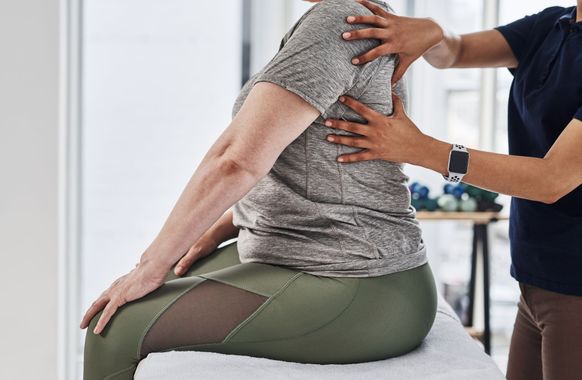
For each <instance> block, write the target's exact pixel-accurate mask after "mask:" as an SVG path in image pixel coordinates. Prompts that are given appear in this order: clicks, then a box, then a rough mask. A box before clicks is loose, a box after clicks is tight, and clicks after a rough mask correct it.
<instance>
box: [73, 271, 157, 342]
mask: <svg viewBox="0 0 582 380" xmlns="http://www.w3.org/2000/svg"><path fill="white" fill-rule="evenodd" d="M166 272H167V271H165V270H164V271H160V270H159V267H157V266H156V265H155V264H153V263H150V262H143V263H140V264H138V265H136V267H135V268H134V269H132V270H131V271H130V272H129V273H127V274H125V275H123V276H121V277H119V278H118V279H117V280H115V281H114V282H113V283H112V284H111V286H109V288H108V289H106V290H105V291H104V292H103V293H102V294H101V296H99V298H97V300H95V301H94V302H93V303H92V304H91V306H90V307H89V309H88V310H87V312H86V313H85V316H84V317H83V319H82V321H81V325H80V327H81V329H84V328H86V327H87V326H89V323H90V322H91V320H92V319H93V317H95V315H97V313H99V312H100V311H101V310H103V313H102V314H101V317H100V318H99V320H98V321H97V325H96V326H95V328H94V329H93V333H95V334H100V333H101V332H102V331H103V329H104V328H105V326H106V325H107V323H108V322H109V320H110V319H111V317H112V316H113V315H114V314H115V312H116V311H117V309H119V308H120V307H121V306H123V305H124V304H126V303H128V302H131V301H133V300H136V299H139V298H141V297H143V296H145V295H147V294H149V293H151V292H153V291H154V290H156V289H157V288H159V287H160V286H162V284H163V283H164V275H165V273H166Z"/></svg>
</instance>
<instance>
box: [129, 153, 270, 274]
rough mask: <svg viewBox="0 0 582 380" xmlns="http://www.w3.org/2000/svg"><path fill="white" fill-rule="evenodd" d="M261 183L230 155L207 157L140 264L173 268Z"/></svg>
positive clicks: (253, 173)
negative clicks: (203, 235) (237, 203)
mask: <svg viewBox="0 0 582 380" xmlns="http://www.w3.org/2000/svg"><path fill="white" fill-rule="evenodd" d="M258 180H259V176H258V175H257V174H256V173H255V172H253V171H249V170H246V169H245V168H242V167H240V166H239V165H238V164H237V163H236V162H235V161H233V160H231V159H229V158H228V157H227V156H218V157H211V158H205V160H204V161H203V162H202V164H200V166H199V167H198V169H197V170H196V172H195V173H194V175H193V176H192V178H191V179H190V181H189V182H188V184H187V185H186V187H185V189H184V191H183V192H182V194H181V195H180V197H179V199H178V201H177V202H176V205H175V206H174V208H173V209H172V211H171V213H170V215H169V216H168V218H167V220H166V222H165V223H164V225H163V227H162V229H161V230H160V232H159V234H158V236H157V237H156V238H155V239H154V241H153V242H152V244H150V246H149V247H148V248H147V249H146V251H145V252H144V254H143V255H142V257H141V260H140V262H141V263H145V262H150V263H155V264H156V265H160V266H161V267H162V268H166V269H169V268H170V267H171V266H172V265H174V264H175V263H176V262H177V261H178V260H179V259H180V258H181V257H182V256H183V255H184V253H186V252H187V251H188V249H189V248H190V247H191V246H192V245H193V244H194V243H195V242H196V241H197V240H198V239H199V238H200V237H201V236H202V234H203V233H205V232H206V231H207V230H208V229H209V228H210V227H211V226H212V225H213V224H214V223H215V222H216V221H217V219H218V218H219V217H221V215H223V214H224V212H225V211H226V210H227V209H228V208H229V207H231V206H232V205H233V204H234V203H236V202H237V201H238V200H239V199H241V198H242V197H243V196H244V195H245V194H246V193H247V192H248V191H249V190H250V189H251V188H252V187H253V186H254V185H255V184H256V183H257V182H258ZM216 232H218V233H219V234H220V233H223V234H226V233H227V232H229V231H226V230H224V229H219V230H218V231H216ZM230 232H234V231H232V230H231V231H230Z"/></svg>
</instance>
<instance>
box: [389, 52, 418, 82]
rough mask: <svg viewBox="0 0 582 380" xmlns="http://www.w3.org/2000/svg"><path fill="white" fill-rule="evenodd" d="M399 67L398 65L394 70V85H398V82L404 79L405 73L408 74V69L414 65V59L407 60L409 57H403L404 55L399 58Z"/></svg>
mask: <svg viewBox="0 0 582 380" xmlns="http://www.w3.org/2000/svg"><path fill="white" fill-rule="evenodd" d="M398 58H399V59H398V65H396V68H395V69H394V73H393V74H392V83H393V84H394V83H396V82H398V81H399V80H400V79H402V77H403V76H404V73H406V70H408V68H409V67H410V65H411V64H412V62H414V60H413V59H410V58H407V57H402V55H399V56H398Z"/></svg>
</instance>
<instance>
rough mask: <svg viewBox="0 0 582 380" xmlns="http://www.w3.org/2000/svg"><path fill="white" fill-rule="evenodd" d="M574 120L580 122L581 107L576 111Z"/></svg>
mask: <svg viewBox="0 0 582 380" xmlns="http://www.w3.org/2000/svg"><path fill="white" fill-rule="evenodd" d="M574 119H578V120H580V121H582V107H580V108H578V111H576V114H575V115H574Z"/></svg>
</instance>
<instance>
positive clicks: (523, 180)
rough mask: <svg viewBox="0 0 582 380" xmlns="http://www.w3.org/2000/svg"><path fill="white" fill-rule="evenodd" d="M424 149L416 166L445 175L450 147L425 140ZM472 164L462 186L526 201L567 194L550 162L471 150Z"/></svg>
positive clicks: (545, 201)
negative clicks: (465, 184)
mask: <svg viewBox="0 0 582 380" xmlns="http://www.w3.org/2000/svg"><path fill="white" fill-rule="evenodd" d="M426 139H427V140H426V141H425V142H424V144H423V149H418V150H417V151H416V152H415V154H416V155H417V158H416V159H415V160H411V161H414V162H411V163H413V164H415V165H418V166H422V167H425V168H427V169H431V170H434V171H436V172H438V173H441V174H443V175H446V174H447V173H448V167H447V166H448V159H449V153H450V150H451V144H449V143H446V142H443V141H440V140H437V139H434V138H431V137H426ZM469 153H470V160H469V170H468V173H467V175H465V176H464V177H463V182H465V183H469V184H471V185H474V186H477V187H480V188H484V189H487V190H490V191H494V192H498V193H502V194H507V195H511V196H515V197H519V198H523V199H529V200H533V201H539V202H544V203H554V202H555V201H557V200H558V199H559V198H560V197H561V196H562V195H563V194H564V193H565V192H568V191H570V190H572V189H568V188H565V186H568V184H567V183H561V182H560V181H559V179H558V178H556V176H557V173H559V172H560V168H556V167H555V164H554V163H553V162H552V161H551V160H548V159H543V158H533V157H523V156H510V155H505V154H498V153H490V152H484V151H480V150H475V149H469Z"/></svg>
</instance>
